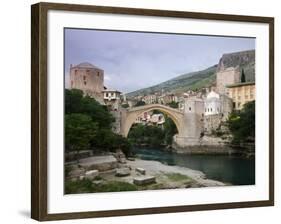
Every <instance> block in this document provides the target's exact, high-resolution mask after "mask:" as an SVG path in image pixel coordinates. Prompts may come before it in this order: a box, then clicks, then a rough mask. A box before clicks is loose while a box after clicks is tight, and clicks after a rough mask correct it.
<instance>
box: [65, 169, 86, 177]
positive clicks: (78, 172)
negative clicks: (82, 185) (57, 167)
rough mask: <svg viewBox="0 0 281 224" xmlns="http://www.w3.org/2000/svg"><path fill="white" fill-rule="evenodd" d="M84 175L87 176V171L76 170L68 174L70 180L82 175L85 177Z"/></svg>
mask: <svg viewBox="0 0 281 224" xmlns="http://www.w3.org/2000/svg"><path fill="white" fill-rule="evenodd" d="M84 174H85V169H83V168H76V169H73V170H71V171H70V172H69V173H68V177H69V178H79V177H80V176H81V175H84Z"/></svg>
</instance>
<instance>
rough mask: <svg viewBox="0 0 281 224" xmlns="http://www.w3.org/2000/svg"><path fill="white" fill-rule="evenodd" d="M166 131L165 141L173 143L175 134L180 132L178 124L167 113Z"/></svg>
mask: <svg viewBox="0 0 281 224" xmlns="http://www.w3.org/2000/svg"><path fill="white" fill-rule="evenodd" d="M164 132H165V138H164V139H165V140H164V141H165V143H166V144H169V145H171V144H172V142H173V136H174V135H175V134H176V133H178V129H177V126H176V125H175V123H174V121H173V120H172V119H171V118H169V117H168V116H166V115H165V123H164Z"/></svg>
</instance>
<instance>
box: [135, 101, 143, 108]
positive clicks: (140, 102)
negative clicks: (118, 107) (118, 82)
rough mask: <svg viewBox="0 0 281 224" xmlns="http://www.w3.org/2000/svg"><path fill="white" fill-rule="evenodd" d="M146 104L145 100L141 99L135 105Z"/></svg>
mask: <svg viewBox="0 0 281 224" xmlns="http://www.w3.org/2000/svg"><path fill="white" fill-rule="evenodd" d="M144 105H145V102H144V101H142V100H140V101H138V102H137V103H136V104H135V107H139V106H144Z"/></svg>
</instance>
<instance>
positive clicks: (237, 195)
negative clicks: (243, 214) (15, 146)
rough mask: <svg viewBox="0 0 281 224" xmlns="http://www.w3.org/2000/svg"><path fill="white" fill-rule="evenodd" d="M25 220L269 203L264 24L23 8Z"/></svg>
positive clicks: (112, 10)
mask: <svg viewBox="0 0 281 224" xmlns="http://www.w3.org/2000/svg"><path fill="white" fill-rule="evenodd" d="M31 37H32V49H31V55H32V66H31V70H32V74H31V75H32V169H31V170H32V209H31V210H32V212H31V216H32V218H34V219H36V220H40V221H44V220H58V219H74V218H90V217H106V216H122V215H138V214H153V213H167V212H185V211H198V210H212V209H224V208H243V207H257V206H272V205H273V204H274V104H273V102H274V89H273V88H274V19H273V18H270V17H256V16H240V15H222V14H209V13H195V12H183V11H162V10H152V9H137V8H117V7H103V6H89V5H70V4H56V3H38V4H35V5H32V36H31Z"/></svg>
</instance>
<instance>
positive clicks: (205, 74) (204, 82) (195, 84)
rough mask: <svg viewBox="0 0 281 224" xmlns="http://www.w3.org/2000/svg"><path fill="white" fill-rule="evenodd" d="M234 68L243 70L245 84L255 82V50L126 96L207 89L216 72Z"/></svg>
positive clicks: (230, 55) (226, 56)
mask: <svg viewBox="0 0 281 224" xmlns="http://www.w3.org/2000/svg"><path fill="white" fill-rule="evenodd" d="M236 66H239V67H240V69H241V70H242V69H244V72H245V76H246V81H247V82H253V81H255V50H249V51H241V52H234V53H228V54H223V55H222V57H221V59H220V60H219V63H218V65H213V66H211V67H209V68H207V69H204V70H201V71H197V72H191V73H187V74H183V75H179V76H177V77H175V78H173V79H170V80H168V81H165V82H162V83H159V84H157V85H154V86H151V87H148V88H144V89H140V90H137V91H134V92H131V93H128V94H127V96H128V97H133V96H136V95H148V94H153V93H155V92H161V91H162V90H163V91H164V92H173V93H179V92H185V91H187V90H196V89H201V88H203V87H209V86H211V85H214V84H215V82H216V71H217V70H222V69H225V68H228V67H236Z"/></svg>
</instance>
